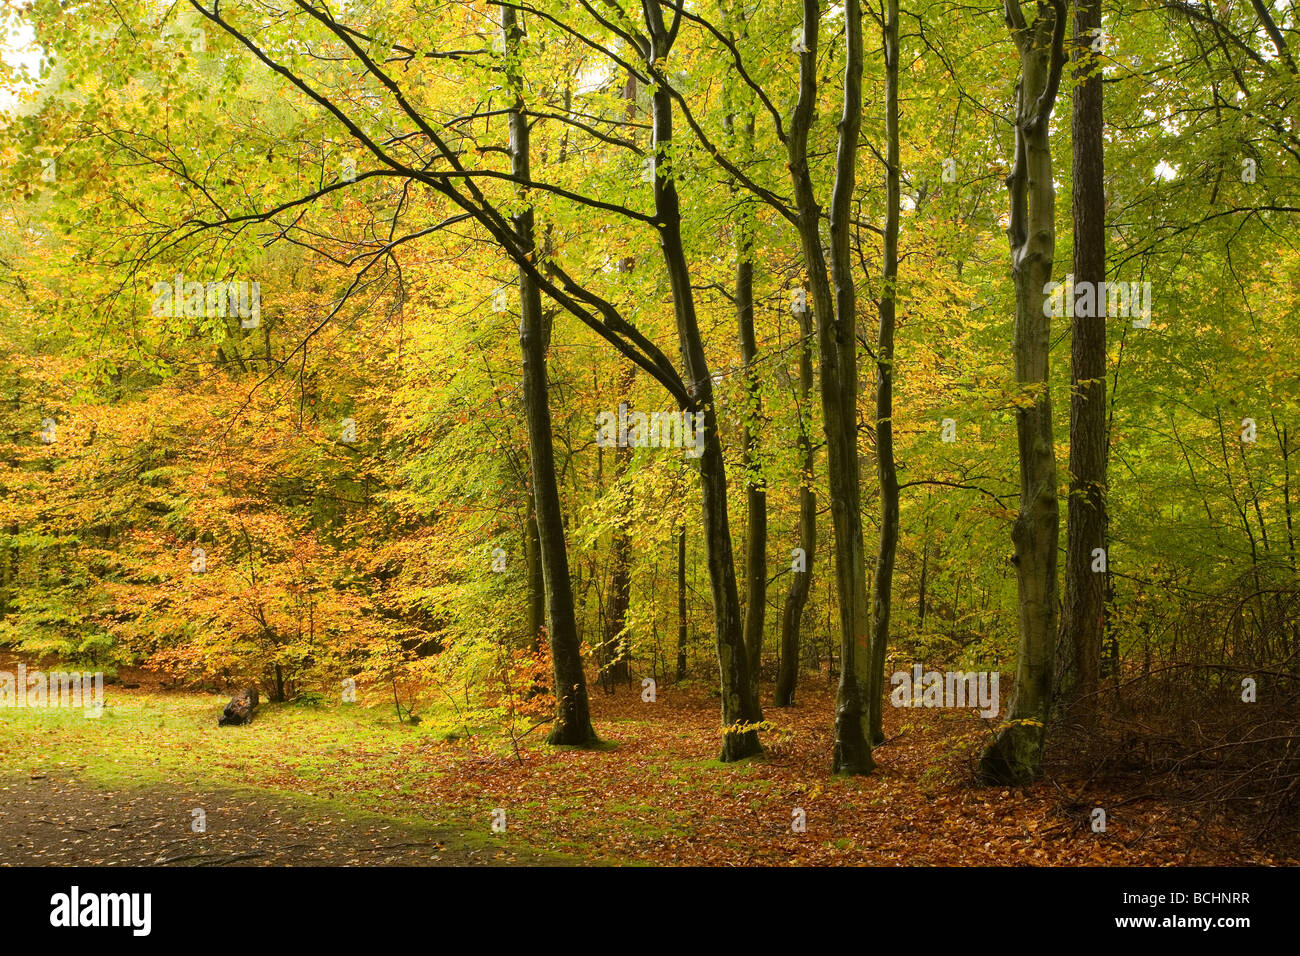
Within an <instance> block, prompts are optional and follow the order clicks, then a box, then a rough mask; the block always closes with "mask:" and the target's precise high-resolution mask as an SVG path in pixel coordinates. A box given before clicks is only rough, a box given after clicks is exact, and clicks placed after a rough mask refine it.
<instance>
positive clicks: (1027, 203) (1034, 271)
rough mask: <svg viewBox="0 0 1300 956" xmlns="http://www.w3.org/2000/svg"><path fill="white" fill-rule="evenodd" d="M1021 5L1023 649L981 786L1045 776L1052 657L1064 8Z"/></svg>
mask: <svg viewBox="0 0 1300 956" xmlns="http://www.w3.org/2000/svg"><path fill="white" fill-rule="evenodd" d="M1019 3H1020V0H1006V13H1007V22H1008V24H1009V25H1010V27H1011V33H1012V36H1013V38H1014V39H1015V42H1016V46H1017V48H1018V49H1019V53H1020V83H1019V86H1018V88H1017V92H1016V124H1015V136H1016V153H1015V163H1014V166H1013V168H1012V172H1011V175H1010V176H1009V177H1008V179H1007V185H1008V187H1009V189H1010V193H1011V217H1010V224H1009V226H1008V229H1007V235H1008V238H1009V239H1010V246H1011V274H1012V278H1013V280H1014V282H1015V288H1016V323H1015V333H1014V342H1013V351H1014V355H1015V367H1016V381H1017V382H1018V383H1019V385H1020V388H1021V396H1020V402H1019V403H1018V404H1017V407H1016V437H1017V441H1018V445H1019V457H1020V513H1019V515H1018V516H1017V517H1016V521H1015V524H1014V525H1013V526H1012V531H1011V539H1012V542H1013V544H1014V546H1015V554H1014V556H1013V558H1012V560H1013V561H1014V562H1015V565H1016V583H1017V588H1018V593H1019V602H1018V603H1019V608H1018V610H1019V615H1018V616H1019V624H1020V643H1019V650H1018V654H1017V660H1016V682H1015V689H1014V691H1013V692H1012V698H1011V707H1010V710H1009V713H1008V715H1007V721H1006V723H1005V724H1004V725H1003V726H1002V728H1001V730H1000V731H999V732H998V735H997V737H996V739H995V740H994V741H993V743H992V744H990V745H989V747H988V748H987V749H986V750H985V751H984V753H983V754H982V755H981V757H980V763H979V771H978V776H979V778H980V779H981V780H982V781H983V782H985V783H997V784H1024V783H1029V782H1030V781H1032V780H1035V779H1037V778H1038V777H1040V776H1041V775H1042V772H1043V741H1044V737H1045V730H1046V722H1047V712H1048V708H1049V707H1050V705H1051V693H1052V677H1053V667H1054V661H1055V656H1056V655H1055V651H1056V643H1055V642H1056V602H1057V593H1056V560H1057V558H1056V547H1057V540H1058V536H1059V525H1060V517H1059V513H1058V506H1057V500H1056V451H1055V448H1054V447H1053V445H1052V402H1051V392H1050V389H1049V387H1048V377H1047V376H1048V359H1049V354H1050V349H1051V338H1050V336H1051V318H1050V316H1049V315H1047V314H1046V312H1045V310H1044V308H1043V306H1044V302H1045V301H1046V298H1047V297H1046V294H1045V293H1044V291H1043V290H1044V287H1045V286H1046V285H1047V282H1048V280H1049V279H1050V278H1051V274H1052V264H1053V263H1052V260H1053V256H1054V253H1055V249H1056V225H1055V220H1054V207H1055V203H1056V192H1055V190H1054V189H1053V187H1052V153H1051V147H1050V140H1049V119H1050V117H1051V113H1052V107H1053V105H1054V103H1055V100H1056V93H1057V90H1058V89H1059V86H1060V75H1061V70H1062V68H1063V67H1064V64H1065V50H1064V42H1065V27H1066V19H1067V17H1066V10H1065V0H1052V3H1051V6H1047V5H1040V7H1039V11H1040V12H1039V15H1038V16H1037V17H1036V19H1035V20H1034V23H1033V25H1032V26H1030V25H1027V24H1026V22H1025V19H1024V13H1023V12H1022V11H1021V9H1020V5H1019Z"/></svg>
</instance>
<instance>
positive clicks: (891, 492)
mask: <svg viewBox="0 0 1300 956" xmlns="http://www.w3.org/2000/svg"><path fill="white" fill-rule="evenodd" d="M883 44H884V52H885V138H886V141H887V142H886V144H885V202H886V208H885V236H884V240H885V248H884V276H883V278H884V283H883V287H882V289H881V293H880V336H879V342H878V343H877V345H876V475H877V477H878V479H879V481H880V550H879V553H878V554H877V557H876V573H875V580H874V581H873V582H872V587H871V591H872V605H871V695H870V702H871V736H870V738H869V739H870V741H871V743H872V744H873V745H876V744H882V743H884V742H885V731H884V696H885V649H886V647H887V646H888V644H889V616H890V611H891V609H892V604H893V588H894V562H895V558H896V556H897V551H898V468H897V466H896V464H895V462H894V320H895V314H896V309H897V298H898V296H897V293H898V290H897V280H898V207H899V200H900V196H899V173H898V0H888V2H887V6H886V15H885V24H884V36H883Z"/></svg>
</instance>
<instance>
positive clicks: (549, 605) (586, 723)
mask: <svg viewBox="0 0 1300 956" xmlns="http://www.w3.org/2000/svg"><path fill="white" fill-rule="evenodd" d="M500 10H501V32H502V35H503V36H504V39H505V45H506V50H507V51H508V52H509V51H513V50H514V49H516V48H517V46H518V44H519V42H520V40H521V38H522V36H523V28H522V26H521V25H520V24H519V22H518V19H517V15H516V12H515V10H514V9H513V8H512V7H505V6H503V7H501V8H500ZM508 80H509V82H510V86H511V89H512V90H513V91H514V92H515V100H514V103H513V105H512V107H511V109H510V112H509V126H510V156H511V169H512V172H513V173H514V175H515V176H517V177H519V178H521V179H525V180H526V179H528V178H529V176H530V173H529V165H530V164H529V129H528V120H527V118H526V117H525V116H524V114H523V101H522V99H521V97H520V95H519V90H520V89H521V87H522V84H521V83H520V78H519V76H518V75H517V74H515V73H513V72H511V74H510V75H509V76H508ZM513 218H514V228H515V235H516V236H517V237H518V239H519V242H520V244H521V245H522V247H523V248H524V249H526V250H528V251H529V252H530V253H531V252H532V251H533V250H534V249H535V244H534V239H533V210H532V207H531V206H528V207H525V208H523V209H521V210H520V211H519V212H518V213H516V214H515V216H514V217H513ZM519 310H520V322H519V348H520V352H521V353H522V355H523V379H524V381H523V392H524V408H525V416H526V418H527V427H528V449H529V456H528V457H529V464H530V468H531V472H532V479H533V500H534V502H535V505H536V510H537V537H538V550H539V554H540V556H541V564H542V579H543V585H544V588H545V593H546V622H547V637H548V638H549V640H550V645H551V662H552V665H553V668H554V675H555V689H554V693H555V725H554V726H553V727H552V728H551V733H550V736H549V737H548V738H547V741H548V742H549V743H552V744H568V745H577V746H588V745H590V744H592V743H594V742H595V740H596V733H595V731H594V730H593V729H592V726H591V715H590V710H589V706H588V701H587V678H586V675H585V674H584V673H583V668H582V651H581V644H580V642H579V640H578V628H577V623H576V619H575V616H574V611H573V586H572V583H571V582H570V580H569V555H568V549H567V547H566V544H565V540H564V519H563V515H562V512H561V510H560V491H559V486H558V485H557V483H556V480H555V449H554V447H553V438H552V434H551V409H550V395H549V388H548V385H547V379H546V374H547V373H546V353H547V350H548V348H549V345H550V329H549V328H548V327H547V322H546V316H545V313H544V312H543V311H542V298H541V291H540V289H539V287H538V285H537V283H536V282H535V281H534V279H533V277H532V274H531V273H530V272H527V271H526V270H524V269H523V268H522V267H521V268H520V270H519Z"/></svg>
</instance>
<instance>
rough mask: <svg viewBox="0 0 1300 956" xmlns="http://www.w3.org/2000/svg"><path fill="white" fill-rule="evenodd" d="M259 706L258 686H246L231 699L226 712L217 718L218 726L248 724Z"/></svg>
mask: <svg viewBox="0 0 1300 956" xmlns="http://www.w3.org/2000/svg"><path fill="white" fill-rule="evenodd" d="M256 707H257V688H256V687H245V688H244V689H243V690H241V691H240V692H239V693H238V694H236V695H235V696H234V697H232V698H231V699H230V703H228V704H227V705H226V710H225V712H224V713H223V714H222V715H221V716H220V717H219V718H218V719H217V724H218V726H221V727H225V726H226V725H227V724H247V723H250V722H251V721H252V719H253V710H254V709H255V708H256Z"/></svg>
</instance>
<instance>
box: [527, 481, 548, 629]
mask: <svg viewBox="0 0 1300 956" xmlns="http://www.w3.org/2000/svg"><path fill="white" fill-rule="evenodd" d="M524 548H525V555H524V557H525V560H526V562H527V571H528V640H529V643H530V644H531V646H532V648H533V650H534V651H537V650H540V649H541V646H542V635H543V632H544V631H545V629H546V581H545V579H544V578H543V577H542V549H541V544H540V542H539V541H538V534H537V504H536V502H535V501H534V500H533V495H531V494H530V495H529V496H528V526H527V527H526V528H525V529H524Z"/></svg>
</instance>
